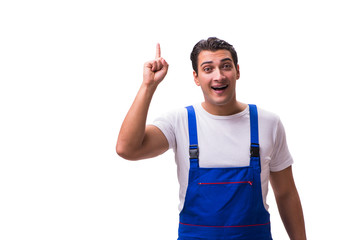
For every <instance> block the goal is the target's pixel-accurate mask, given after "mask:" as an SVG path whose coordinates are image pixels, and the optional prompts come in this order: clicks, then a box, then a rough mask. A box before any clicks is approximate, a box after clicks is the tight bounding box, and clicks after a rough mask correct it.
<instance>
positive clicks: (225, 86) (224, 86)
mask: <svg viewBox="0 0 360 240" xmlns="http://www.w3.org/2000/svg"><path fill="white" fill-rule="evenodd" d="M228 86H229V85H222V86H216V87H215V86H213V87H211V88H212V89H213V90H215V91H221V90H225V89H226V88H227V87H228Z"/></svg>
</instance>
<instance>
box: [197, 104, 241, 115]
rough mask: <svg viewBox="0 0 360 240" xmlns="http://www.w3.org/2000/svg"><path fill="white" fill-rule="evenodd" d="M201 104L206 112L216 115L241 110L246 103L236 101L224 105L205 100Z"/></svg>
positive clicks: (229, 113) (230, 113)
mask: <svg viewBox="0 0 360 240" xmlns="http://www.w3.org/2000/svg"><path fill="white" fill-rule="evenodd" d="M201 105H202V107H203V108H204V109H205V111H207V112H208V113H210V114H212V115H218V116H229V115H233V114H236V113H239V112H242V111H244V110H245V109H246V108H247V104H245V103H241V102H238V101H235V102H233V103H231V104H230V103H229V104H225V105H213V104H209V103H208V102H206V101H205V102H203V103H202V104H201Z"/></svg>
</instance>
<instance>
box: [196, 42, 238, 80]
mask: <svg viewBox="0 0 360 240" xmlns="http://www.w3.org/2000/svg"><path fill="white" fill-rule="evenodd" d="M220 49H225V50H228V51H229V52H230V53H231V57H232V59H233V61H234V64H235V66H236V65H237V63H238V57H237V53H236V51H235V48H234V47H233V46H232V45H231V44H229V43H228V42H226V41H224V40H221V39H219V38H216V37H209V38H208V39H206V40H205V39H203V40H200V41H199V42H198V43H197V44H195V46H194V48H193V50H192V52H191V54H190V59H191V62H192V67H193V69H194V71H195V72H196V74H198V57H199V54H200V52H201V51H203V50H208V51H213V52H215V51H216V50H220Z"/></svg>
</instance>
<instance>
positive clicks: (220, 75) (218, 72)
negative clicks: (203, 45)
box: [214, 68, 225, 81]
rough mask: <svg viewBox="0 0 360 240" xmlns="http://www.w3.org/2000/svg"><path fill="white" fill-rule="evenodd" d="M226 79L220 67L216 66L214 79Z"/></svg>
mask: <svg viewBox="0 0 360 240" xmlns="http://www.w3.org/2000/svg"><path fill="white" fill-rule="evenodd" d="M224 79H225V76H224V74H223V72H222V71H221V69H220V68H216V69H215V70H214V80H215V81H223V80H224Z"/></svg>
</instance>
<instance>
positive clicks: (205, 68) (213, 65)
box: [191, 38, 240, 114]
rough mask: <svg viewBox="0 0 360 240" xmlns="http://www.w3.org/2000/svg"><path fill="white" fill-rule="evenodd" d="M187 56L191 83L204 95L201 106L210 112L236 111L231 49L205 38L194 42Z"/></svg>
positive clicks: (236, 73) (235, 77) (234, 61)
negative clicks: (188, 57)
mask: <svg viewBox="0 0 360 240" xmlns="http://www.w3.org/2000/svg"><path fill="white" fill-rule="evenodd" d="M191 59H192V61H193V67H194V72H193V75H194V82H195V84H196V85H197V86H200V87H201V90H202V92H203V94H204V99H205V102H204V103H203V104H204V105H203V106H204V108H205V109H206V110H207V111H208V112H210V113H211V112H212V113H218V114H220V112H221V114H223V113H224V112H226V113H232V112H236V110H237V107H238V104H237V100H236V80H238V79H239V78H240V70H239V64H237V61H238V60H237V55H236V52H235V49H234V48H233V47H232V46H231V45H230V44H228V43H227V42H225V41H223V40H220V39H217V38H209V39H207V40H201V41H200V42H198V43H197V44H196V45H195V47H194V50H193V52H192V53H191ZM218 110H220V111H218Z"/></svg>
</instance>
